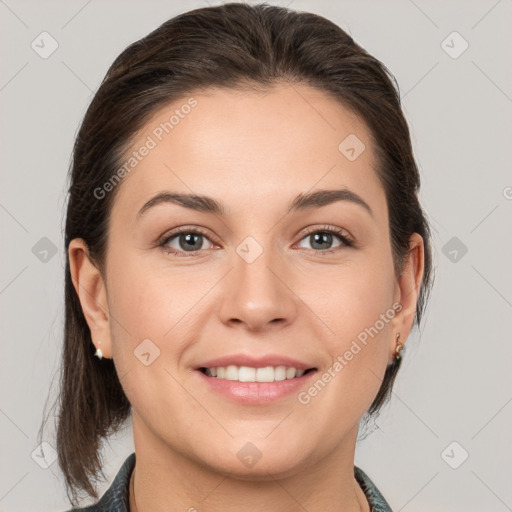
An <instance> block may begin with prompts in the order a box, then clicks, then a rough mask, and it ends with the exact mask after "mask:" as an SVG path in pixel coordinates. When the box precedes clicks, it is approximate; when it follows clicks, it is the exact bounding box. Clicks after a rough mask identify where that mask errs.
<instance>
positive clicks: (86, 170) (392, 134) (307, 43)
mask: <svg viewBox="0 0 512 512" xmlns="http://www.w3.org/2000/svg"><path fill="white" fill-rule="evenodd" d="M277 83H287V84H292V85H293V84H305V85H308V86H310V87H313V88H316V89H318V90H320V91H323V92H325V93H328V94H330V95H331V96H332V97H333V98H335V99H336V100H337V101H339V102H340V103H341V104H343V105H344V106H345V107H347V108H349V109H351V110H352V111H353V112H355V113H356V114H357V115H358V116H359V117H360V118H361V119H362V120H363V121H364V122H365V123H366V125H367V126H368V127H369V129H370V132H371V134H372V136H373V138H374V144H375V151H376V155H377V159H378V161H377V167H378V168H377V169H376V171H377V174H378V177H379V179H380V180H381V183H382V185H383V188H384V190H385V194H386V199H387V205H388V210H389V228H390V241H391V247H392V251H393V260H394V266H395V273H396V274H397V275H400V272H401V269H402V264H403V261H404V257H405V256H406V254H407V252H408V250H409V238H410V236H411V234H413V233H419V234H420V235H421V236H422V237H423V240H424V250H425V252H424V265H425V266H424V275H423V281H422V286H421V290H420V295H419V299H418V307H417V310H416V317H415V322H416V324H417V325H419V323H420V320H421V316H422V313H423V311H424V308H425V304H426V300H427V298H428V294H429V290H430V287H431V284H432V262H431V249H430V229H429V225H428V222H427V220H426V217H425V214H424V212H423V210H422V208H421V206H420V203H419V199H418V191H419V187H420V176H419V172H418V168H417V165H416V163H415V159H414V156H413V152H412V145H411V139H410V134H409V128H408V125H407V122H406V120H405V118H404V115H403V112H402V109H401V105H400V96H399V92H398V86H397V85H396V82H395V80H394V78H393V76H392V75H391V73H390V72H389V71H388V70H387V68H386V67H385V66H384V65H383V64H382V63H381V62H380V61H378V60H377V59H376V58H374V57H373V56H371V55H369V54H368V53H367V52H366V51H365V50H364V49H363V48H361V47H360V46H359V45H358V44H356V43H355V42H354V40H353V39H352V37H351V36H350V35H348V34H347V33H346V32H345V31H343V30H342V29H341V28H340V27H338V26H337V25H335V24H334V23H332V22H331V21H329V20H327V19H325V18H323V17H321V16H318V15H315V14H311V13H306V12H297V11H293V10H290V9H287V8H282V7H277V6H270V5H268V4H259V5H247V4H244V3H228V4H224V5H219V6H215V7H206V8H200V9H196V10H193V11H189V12H186V13H183V14H181V15H178V16H176V17H174V18H172V19H170V20H168V21H167V22H165V23H163V24H162V25H161V26H160V27H158V28H157V29H156V30H154V31H153V32H151V33H150V34H149V35H147V36H146V37H143V38H142V39H140V40H139V41H136V42H135V43H133V44H131V45H130V46H129V47H128V48H126V49H125V50H124V51H123V52H122V53H121V54H120V55H119V56H118V57H117V58H116V60H115V61H114V63H113V64H112V65H111V67H110V68H109V70H108V72H107V74H106V76H105V78H104V80H103V82H102V83H101V85H100V87H99V89H98V91H97V92H96V94H95V96H94V98H93V100H92V102H91V104H90V105H89V107H88V109H87V112H86V114H85V117H84V119H83V121H82V124H81V126H80V129H79V132H78V134H77V137H76V140H75V144H74V148H73V159H72V164H71V168H70V173H69V180H70V181H69V189H68V194H69V196H68V205H67V216H66V225H65V249H66V268H65V327H64V347H63V352H62V365H61V373H60V383H59V386H60V390H59V395H58V400H57V404H56V405H58V406H59V411H58V416H57V418H58V427H57V439H56V448H57V452H58V461H59V465H60V468H61V470H62V471H63V473H64V475H65V479H66V488H67V493H68V498H69V499H70V501H71V503H72V504H73V505H76V504H77V503H78V499H79V493H80V492H82V491H85V492H86V493H87V494H88V495H89V496H92V497H94V498H95V499H96V498H97V497H98V494H97V491H96V489H95V487H94V484H93V481H94V480H96V479H97V475H98V474H99V473H102V463H101V460H100V445H101V442H102V440H103V439H104V438H106V437H108V436H109V435H110V434H111V433H113V432H117V431H118V430H119V428H121V427H122V426H123V423H124V422H125V420H126V419H127V418H128V417H129V416H130V412H131V406H130V403H129V401H128V399H127V397H126V395H125V393H124V391H123V389H122V386H121V384H120V381H119V379H118V375H117V373H116V369H115V366H114V362H113V361H112V360H109V359H103V360H99V359H97V358H95V357H94V350H95V348H94V345H93V343H92V340H91V333H90V330H89V327H88V325H87V322H86V320H85V317H84V314H83V312H82V308H81V305H80V301H79V298H78V296H77V293H76V291H75V289H74V286H73V283H72V279H71V274H70V265H69V258H68V256H67V250H68V247H69V243H70V241H71V240H73V239H74V238H82V239H83V240H84V241H85V242H86V243H87V246H88V248H89V251H90V256H91V258H92V260H93V261H94V262H95V264H96V265H97V266H98V268H99V269H100V270H102V272H103V270H104V267H103V265H104V261H105V253H106V248H107V236H108V223H109V215H110V212H111V209H112V205H113V202H114V200H115V197H116V191H117V190H118V189H119V186H118V187H116V188H115V189H114V190H112V191H111V192H109V193H108V194H106V195H105V197H104V198H101V199H100V198H98V197H96V195H95V194H94V190H95V189H97V188H98V187H102V185H103V184H104V183H105V182H107V181H108V180H109V179H110V178H111V177H112V176H113V175H114V173H115V172H116V170H117V169H119V167H120V166H121V165H122V162H123V155H124V153H125V151H126V149H127V147H128V146H129V144H130V142H131V141H132V140H133V137H134V136H135V134H136V133H137V131H138V130H140V129H141V128H142V127H143V126H144V125H145V123H146V122H147V121H148V120H149V118H150V117H151V116H152V115H153V114H154V113H155V112H156V111H157V110H158V109H160V108H162V107H163V106H165V105H167V104H169V103H171V102H173V101H175V100H178V99H181V98H183V97H184V96H185V95H190V94H192V93H193V92H195V91H198V90H200V89H203V88H207V87H222V88H230V89H239V90H251V89H253V90H266V89H267V88H269V87H272V86H273V85H275V84H277ZM400 364H401V360H399V361H396V362H395V363H393V364H390V365H389V366H388V368H387V370H386V373H385V377H384V381H383V383H382V385H381V388H380V390H379V392H378V394H377V396H376V397H375V400H374V401H373V403H372V404H371V406H370V408H369V410H368V413H369V414H375V413H378V411H379V409H380V408H381V406H382V405H383V404H384V403H385V402H386V401H387V400H388V399H389V396H390V394H391V389H392V386H393V382H394V379H395V377H396V374H397V372H398V370H399V367H400ZM40 432H41V430H40ZM103 478H104V475H103Z"/></svg>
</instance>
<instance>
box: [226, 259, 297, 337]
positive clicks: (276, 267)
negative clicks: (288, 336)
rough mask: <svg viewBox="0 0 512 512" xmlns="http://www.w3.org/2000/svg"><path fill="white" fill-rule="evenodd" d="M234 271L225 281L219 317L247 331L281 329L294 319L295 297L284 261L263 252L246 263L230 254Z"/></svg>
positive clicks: (295, 310) (295, 313) (295, 311)
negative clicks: (241, 326)
mask: <svg viewBox="0 0 512 512" xmlns="http://www.w3.org/2000/svg"><path fill="white" fill-rule="evenodd" d="M233 260H234V261H233V269H232V270H231V272H229V274H228V275H227V276H226V279H225V280H224V289H223V290H222V292H223V293H222V303H221V307H220V312H219V315H220V318H221V321H222V322H223V323H225V324H231V325H232V326H234V325H237V324H238V325H243V326H244V327H245V328H246V329H247V330H249V331H264V330H269V329H270V330H272V329H281V328H283V327H285V326H287V325H289V324H291V323H293V321H294V320H295V318H296V315H297V310H298V301H299V299H298V297H297V295H296V294H295V293H294V292H293V286H291V283H290V282H287V281H290V272H288V271H287V269H286V262H285V261H284V259H283V258H278V257H277V255H276V254H275V253H273V251H272V250H270V249H265V250H263V252H262V253H261V254H260V255H259V257H258V258H256V259H255V260H254V261H252V262H249V261H247V260H245V259H244V258H242V257H241V256H239V254H238V253H236V252H234V254H233Z"/></svg>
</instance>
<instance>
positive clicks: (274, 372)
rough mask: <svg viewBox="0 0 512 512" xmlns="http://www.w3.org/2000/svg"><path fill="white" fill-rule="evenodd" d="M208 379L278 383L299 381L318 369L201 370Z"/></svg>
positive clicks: (268, 367)
mask: <svg viewBox="0 0 512 512" xmlns="http://www.w3.org/2000/svg"><path fill="white" fill-rule="evenodd" d="M199 371H200V372H202V373H204V374H205V375H206V376H207V377H212V378H216V379H222V380H232V381H238V382H262V383H263V382H278V381H283V380H290V379H298V378H300V377H302V376H303V375H306V374H308V373H311V372H314V371H316V368H308V369H306V370H303V369H297V368H294V367H293V366H265V367H261V368H254V367H251V366H236V365H229V366H217V367H212V368H205V367H201V368H199Z"/></svg>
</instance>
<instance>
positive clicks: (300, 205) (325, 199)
mask: <svg viewBox="0 0 512 512" xmlns="http://www.w3.org/2000/svg"><path fill="white" fill-rule="evenodd" d="M337 201H348V202H350V203H353V204H357V205H359V206H362V207H363V208H364V209H365V210H366V211H367V212H368V213H369V214H370V215H371V216H372V217H373V212H372V209H371V208H370V206H369V205H368V203H367V202H366V201H365V200H364V199H363V198H362V197H361V196H359V195H358V194H356V193H355V192H352V191H351V190H348V189H339V190H317V191H315V192H310V193H306V194H299V195H298V196H297V197H295V198H294V199H293V200H292V201H291V202H290V204H289V206H288V211H287V214H290V213H293V212H296V211H303V210H306V209H308V208H321V207H322V206H327V205H329V204H332V203H335V202H337ZM162 203H171V204H177V205H179V206H184V207H185V208H189V209H191V210H195V211H198V212H203V213H212V214H215V215H220V216H222V217H225V216H226V210H225V208H224V206H223V205H222V203H220V202H219V201H217V200H216V199H213V198H212V197H208V196H203V195H197V194H179V193H176V192H160V193H158V194H156V195H155V196H154V197H152V198H151V199H150V200H149V201H147V202H146V203H145V204H144V206H143V207H142V208H141V209H140V210H139V212H138V213H137V217H139V216H141V215H143V214H144V213H145V212H147V211H148V210H149V209H150V208H153V207H154V206H156V205H159V204H162Z"/></svg>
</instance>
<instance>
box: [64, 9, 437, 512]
mask: <svg viewBox="0 0 512 512" xmlns="http://www.w3.org/2000/svg"><path fill="white" fill-rule="evenodd" d="M419 184H420V179H419V174H418V169H417V166H416V164H415V160H414V156H413V154H412V149H411V142H410V136H409V130H408V126H407V123H406V120H405V119H404V116H403V113H402V110H401V107H400V101H399V95H398V92H397V89H396V86H395V85H394V82H393V79H392V77H391V75H390V74H389V72H388V71H387V70H386V68H385V67H384V66H383V65H382V64H381V63H380V62H379V61H378V60H376V59H375V58H374V57H372V56H371V55H369V54H368V53H367V52H366V51H365V50H363V49H362V48H361V47H360V46H358V45H357V44H356V43H355V42H354V41H353V40H352V38H351V37H350V36H349V35H347V34H346V33H345V32H344V31H343V30H341V29H340V28H339V27H338V26H336V25H334V24H333V23H331V22H330V21H328V20H326V19H324V18H322V17H319V16H317V15H314V14H309V13H299V12H294V11H291V10H288V9H284V8H280V7H275V6H268V5H255V6H249V5H246V4H237V3H232V4H226V5H222V6H218V7H210V8H203V9H197V10H194V11H191V12H187V13H185V14H182V15H180V16H177V17H175V18H173V19H171V20H169V21H168V22H166V23H164V24H163V25H161V26H160V27H159V28H158V29H156V30H155V31H154V32H152V33H151V34H149V35H148V36H146V37H144V38H143V39H141V40H140V41H137V42H136V43H134V44H132V45H131V46H130V47H129V48H127V49H126V50H125V51H124V52H123V53H122V54H121V55H120V56H119V57H118V58H117V59H116V60H115V62H114V63H113V64H112V66H111V68H110V69H109V71H108V73H107V75H106V77H105V79H104V81H103V83H102V84H101V86H100V88H99V90H98V92H97V93H96V95H95V97H94V99H93V101H92V103H91V105H90V106H89V109H88V111H87V113H86V115H85V118H84V120H83V123H82V126H81V128H80V131H79V133H78V136H77V138H76V143H75V147H74V155H73V164H72V169H71V177H70V187H69V203H68V210H67V220H66V248H67V256H68V264H67V267H66V324H65V336H64V352H63V366H62V372H63V373H62V381H61V394H60V411H59V424H58V433H57V449H58V454H59V463H60V467H61V468H62V470H63V472H64V475H65V477H66V482H67V486H68V493H71V494H72V497H70V500H71V502H72V504H73V505H74V506H76V505H77V504H78V500H77V496H78V493H79V492H80V491H85V492H86V493H88V494H89V495H90V496H92V497H94V498H95V499H98V498H99V497H98V494H97V493H96V490H95V488H94V486H93V484H92V480H93V478H95V477H96V476H97V474H98V473H99V472H100V471H101V462H100V443H101V441H102V440H103V439H105V438H106V437H107V436H108V435H109V434H110V433H112V432H116V431H118V430H119V428H121V426H122V425H123V424H124V422H125V420H127V419H129V418H131V423H132V427H133V437H134V446H135V453H133V454H131V455H130V456H129V457H128V458H127V459H126V462H125V463H124V465H123V467H122V468H121V470H120V471H119V473H118V475H117V476H116V478H115V480H114V482H113V483H112V485H111V487H110V488H109V489H108V491H107V492H106V493H105V494H104V495H103V496H102V497H101V499H100V500H99V503H98V504H97V505H95V506H92V507H91V508H87V509H86V510H90V511H100V510H101V511H107V510H108V511H128V510H129V511H131V512H133V511H135V512H137V511H138V512H149V511H151V512H159V511H164V510H165V511H169V510H173V511H178V510H183V511H187V510H188V511H194V510H198V511H201V512H203V511H204V512H213V511H222V512H230V511H235V510H236V511H240V510H251V511H266V512H268V511H276V512H277V511H279V512H283V511H290V512H291V511H298V510H307V511H309V512H316V511H320V510H322V511H323V512H326V511H328V512H334V511H341V510H343V511H368V510H375V511H386V510H390V507H389V505H388V504H387V502H386V500H385V499H384V497H383V496H382V494H381V493H380V492H379V490H378V489H377V488H376V487H375V485H374V484H373V483H372V481H371V480H370V478H369V477H368V476H367V475H366V474H365V472H364V471H363V470H362V469H360V468H358V467H355V466H354V452H355V444H356V438H357V433H358V427H359V423H360V420H361V418H362V417H363V415H364V414H365V413H368V414H376V413H377V412H378V411H379V409H380V408H381V407H382V405H383V404H384V403H385V401H386V400H387V399H388V398H389V396H390V393H391V389H392V385H393V381H394V379H395V376H396V374H397V372H398V370H399V367H400V363H401V357H402V353H401V352H402V349H403V347H404V344H405V342H406V340H407V338H408V336H409V333H410V331H411V329H412V327H413V325H414V323H415V322H416V323H419V321H420V319H421V313H422V310H423V307H424V305H425V299H426V297H427V292H428V289H429V286H430V282H431V256H430V242H429V239H430V236H429V227H428V224H427V221H426V218H425V215H424V213H423V211H422V208H421V206H420V204H419V202H418V189H419Z"/></svg>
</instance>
